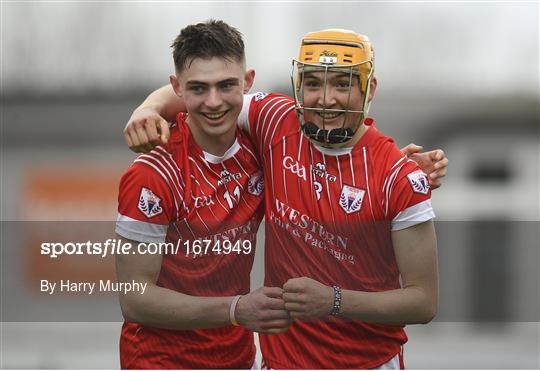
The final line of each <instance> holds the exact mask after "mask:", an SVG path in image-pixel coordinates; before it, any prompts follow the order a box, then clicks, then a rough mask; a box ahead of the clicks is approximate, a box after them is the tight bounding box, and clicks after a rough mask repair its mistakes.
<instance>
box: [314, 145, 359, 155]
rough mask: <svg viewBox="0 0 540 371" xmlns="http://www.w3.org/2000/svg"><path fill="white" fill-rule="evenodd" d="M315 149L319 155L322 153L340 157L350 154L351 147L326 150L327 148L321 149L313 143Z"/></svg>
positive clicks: (321, 147)
mask: <svg viewBox="0 0 540 371" xmlns="http://www.w3.org/2000/svg"><path fill="white" fill-rule="evenodd" d="M315 148H316V149H317V150H318V151H319V152H321V153H324V154H325V155H329V156H341V155H347V154H349V153H351V151H352V149H353V147H343V148H328V147H323V146H321V145H319V144H316V143H315Z"/></svg>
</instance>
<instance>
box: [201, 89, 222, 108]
mask: <svg viewBox="0 0 540 371" xmlns="http://www.w3.org/2000/svg"><path fill="white" fill-rule="evenodd" d="M222 103H223V99H222V98H221V94H220V93H219V92H218V91H217V89H215V88H212V89H210V90H209V92H208V95H207V96H206V100H205V102H204V104H205V105H206V106H207V107H208V108H210V109H218V108H220V107H221V104H222Z"/></svg>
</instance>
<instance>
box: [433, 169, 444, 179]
mask: <svg viewBox="0 0 540 371" xmlns="http://www.w3.org/2000/svg"><path fill="white" fill-rule="evenodd" d="M445 176H446V169H441V170H437V171H434V172H432V173H431V174H429V179H432V180H437V179H440V178H444V177H445Z"/></svg>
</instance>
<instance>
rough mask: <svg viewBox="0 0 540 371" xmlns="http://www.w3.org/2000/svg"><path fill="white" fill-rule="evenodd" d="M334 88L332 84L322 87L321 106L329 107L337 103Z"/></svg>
mask: <svg viewBox="0 0 540 371" xmlns="http://www.w3.org/2000/svg"><path fill="white" fill-rule="evenodd" d="M334 93H335V92H334V89H332V87H330V86H326V88H322V89H321V91H320V95H319V101H318V103H319V106H321V107H325V108H329V107H332V106H334V105H335V104H336V96H335V94H334Z"/></svg>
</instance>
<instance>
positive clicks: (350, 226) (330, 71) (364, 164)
mask: <svg viewBox="0 0 540 371" xmlns="http://www.w3.org/2000/svg"><path fill="white" fill-rule="evenodd" d="M291 78H292V85H293V91H294V99H291V98H289V97H287V96H284V95H280V94H263V93H257V94H252V95H246V96H245V97H244V105H243V108H242V112H241V113H240V115H239V118H238V125H239V126H240V127H241V128H243V129H244V130H245V131H246V132H248V133H249V135H250V136H251V138H252V140H253V142H254V145H255V147H256V148H257V150H258V152H259V154H260V156H261V158H262V166H263V172H264V174H265V202H266V206H265V216H266V230H265V285H267V286H277V287H283V290H284V293H283V300H284V301H285V307H286V308H287V310H288V311H289V313H290V315H291V317H292V318H293V319H294V320H295V321H294V322H293V324H292V325H291V327H290V328H289V331H287V332H285V333H281V334H278V335H264V334H261V336H260V342H261V350H262V354H263V361H264V365H265V366H266V367H269V368H290V369H296V368H301V369H305V368H327V369H329V368H338V369H345V368H361V369H366V368H378V367H383V368H398V367H400V366H402V357H401V354H402V353H401V347H402V345H403V344H404V343H405V342H406V341H407V337H406V335H405V332H404V331H403V326H404V325H406V324H412V323H427V322H429V321H431V319H432V318H433V316H434V315H435V313H436V310H437V258H436V238H435V232H434V228H433V223H432V219H433V218H434V213H433V210H432V208H431V202H430V185H429V180H428V177H427V176H426V175H425V174H424V173H423V172H422V170H421V169H420V168H419V167H418V164H416V163H415V162H414V161H412V160H410V159H409V158H407V157H405V156H404V155H403V154H402V153H401V152H400V151H399V149H398V148H397V147H396V145H395V143H394V142H393V140H392V139H391V138H389V137H386V136H384V135H383V134H381V133H380V132H379V131H378V130H377V129H376V128H375V127H374V121H373V119H371V118H368V117H367V113H368V109H369V104H370V102H371V100H372V99H373V96H374V94H375V91H376V87H377V81H376V79H375V77H374V75H373V51H372V48H371V45H370V43H369V41H368V39H367V37H365V36H362V35H358V34H356V33H354V32H352V31H347V30H338V29H331V30H323V31H319V32H313V33H309V34H308V35H306V36H305V37H304V38H303V40H302V45H301V47H300V54H299V58H298V60H295V61H294V62H293V70H292V76H291ZM169 97H170V94H169V92H167V91H165V90H163V89H162V90H160V91H158V92H156V93H154V95H151V96H150V97H149V99H148V100H147V101H146V103H145V104H143V107H141V109H140V110H139V111H138V112H135V113H134V116H132V119H131V121H130V123H128V126H127V127H126V130H125V133H126V138H127V139H128V144H130V146H131V147H139V148H140V147H141V146H146V145H147V144H148V143H147V142H148V140H146V141H145V140H143V139H144V138H143V136H142V135H141V134H139V133H145V135H146V137H147V138H146V139H149V138H148V136H150V137H154V138H155V137H156V134H157V130H156V128H155V125H153V124H152V123H155V122H157V121H156V115H157V114H156V112H160V113H166V112H167V110H171V104H170V103H171V99H170V98H169ZM166 102H169V103H166ZM175 104H176V106H175V107H176V108H175V109H182V103H181V102H180V103H179V104H178V102H177V103H175ZM144 121H147V122H150V125H146V127H144V126H142V125H141V123H142V122H144ZM158 121H159V120H158ZM149 127H150V129H149ZM138 132H139V133H138ZM165 132H166V128H165V127H164V125H163V127H162V128H161V134H162V135H163V134H164V133H165ZM430 156H431V157H430ZM426 157H427V161H426ZM442 157H444V156H443V155H442V153H441V152H433V153H430V154H428V155H427V156H426V155H424V160H425V164H424V165H426V164H427V166H425V167H426V170H428V171H429V170H431V171H430V172H431V173H433V175H434V177H435V180H436V179H437V177H438V176H444V173H445V167H446V160H445V159H443V158H442ZM429 160H432V161H431V163H429V162H430V161H429ZM437 160H442V161H438V162H437ZM428 168H429V169H428Z"/></svg>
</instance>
